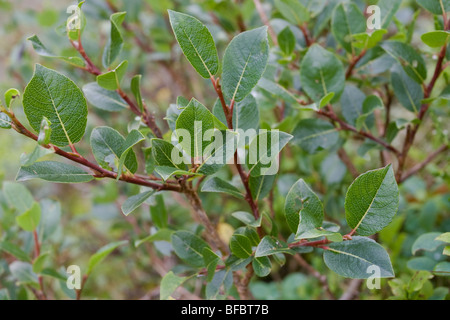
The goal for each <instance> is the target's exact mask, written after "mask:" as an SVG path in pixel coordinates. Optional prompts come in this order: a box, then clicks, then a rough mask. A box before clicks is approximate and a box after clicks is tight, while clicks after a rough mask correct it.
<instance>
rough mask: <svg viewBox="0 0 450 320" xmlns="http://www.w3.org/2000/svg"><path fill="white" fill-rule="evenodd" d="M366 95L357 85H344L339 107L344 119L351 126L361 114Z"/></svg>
mask: <svg viewBox="0 0 450 320" xmlns="http://www.w3.org/2000/svg"><path fill="white" fill-rule="evenodd" d="M365 99H366V95H365V94H364V92H362V91H361V90H360V89H359V88H358V87H356V86H354V85H352V84H350V85H347V86H345V90H344V92H343V93H342V96H341V108H342V115H343V116H344V119H345V120H346V121H347V122H348V123H349V124H350V125H352V126H355V125H356V120H357V119H358V118H359V117H360V116H361V115H362V114H363V111H362V106H363V103H364V100H365Z"/></svg>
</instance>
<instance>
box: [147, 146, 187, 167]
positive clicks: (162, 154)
mask: <svg viewBox="0 0 450 320" xmlns="http://www.w3.org/2000/svg"><path fill="white" fill-rule="evenodd" d="M174 148H175V147H174V145H173V144H171V143H170V142H167V141H164V140H161V139H152V155H153V158H154V159H155V162H156V164H157V165H158V166H161V167H173V168H177V169H180V170H184V169H185V168H186V166H185V165H184V164H183V163H176V161H175V160H174V157H173V156H172V154H173V153H174V152H177V153H178V154H180V151H179V150H174ZM180 157H181V156H180Z"/></svg>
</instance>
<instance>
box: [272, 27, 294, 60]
mask: <svg viewBox="0 0 450 320" xmlns="http://www.w3.org/2000/svg"><path fill="white" fill-rule="evenodd" d="M277 39H278V45H279V46H280V49H281V51H282V52H283V53H284V55H285V56H290V55H291V54H292V52H294V49H295V41H296V40H295V36H294V33H293V32H292V31H291V28H290V27H289V26H287V27H286V28H284V29H283V30H281V32H280V33H279V34H278V37H277Z"/></svg>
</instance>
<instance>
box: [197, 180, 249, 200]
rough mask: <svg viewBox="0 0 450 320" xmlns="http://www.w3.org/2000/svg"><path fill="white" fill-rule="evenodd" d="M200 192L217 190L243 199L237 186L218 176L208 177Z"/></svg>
mask: <svg viewBox="0 0 450 320" xmlns="http://www.w3.org/2000/svg"><path fill="white" fill-rule="evenodd" d="M201 191H202V192H218V193H226V194H229V195H232V196H234V197H236V198H239V199H243V198H244V195H243V194H242V193H241V192H240V191H239V189H238V188H236V187H235V186H233V185H232V184H230V183H229V182H227V181H225V180H222V179H220V178H218V177H213V178H211V179H208V180H207V181H206V182H205V183H204V184H203V186H202V190H201Z"/></svg>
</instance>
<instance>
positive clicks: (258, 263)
mask: <svg viewBox="0 0 450 320" xmlns="http://www.w3.org/2000/svg"><path fill="white" fill-rule="evenodd" d="M252 265H253V270H254V271H255V274H256V275H257V276H258V277H266V276H268V275H269V274H270V272H271V271H272V262H270V259H269V258H268V257H259V258H255V259H253V263H252Z"/></svg>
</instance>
